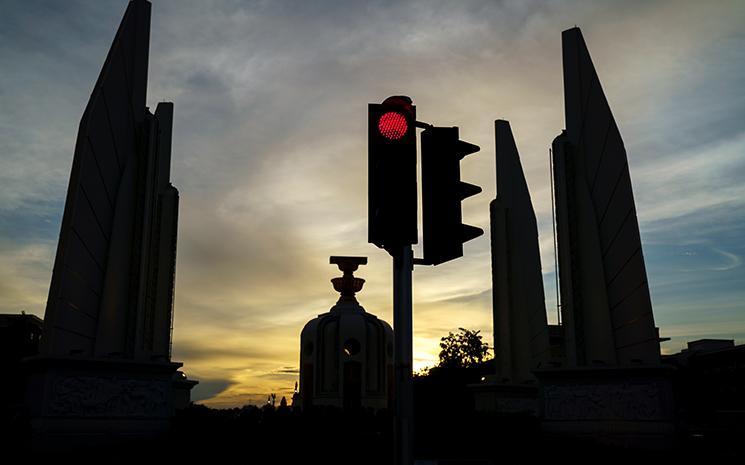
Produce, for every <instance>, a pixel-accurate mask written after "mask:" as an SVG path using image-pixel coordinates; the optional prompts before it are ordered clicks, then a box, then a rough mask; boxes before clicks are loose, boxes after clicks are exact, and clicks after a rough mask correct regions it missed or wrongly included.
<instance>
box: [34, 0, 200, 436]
mask: <svg viewBox="0 0 745 465" xmlns="http://www.w3.org/2000/svg"><path fill="white" fill-rule="evenodd" d="M149 35H150V3H149V2H147V1H145V0H132V1H131V2H130V3H129V5H128V7H127V10H126V12H125V14H124V18H123V19H122V22H121V24H120V26H119V29H118V31H117V33H116V37H115V38H114V41H113V43H112V45H111V48H110V50H109V53H108V55H107V57H106V61H105V62H104V65H103V68H102V70H101V73H100V75H99V77H98V80H97V81H96V84H95V87H94V89H93V92H92V93H91V96H90V100H89V101H88V104H87V106H86V108H85V111H84V112H83V116H82V118H81V121H80V126H79V130H78V137H77V141H76V145H75V153H74V158H73V163H72V172H71V174H70V181H69V185H68V190H67V198H66V201H65V209H64V214H63V217H62V226H61V230H60V237H59V242H58V245H57V254H56V256H55V261H54V268H53V273H52V280H51V285H50V288H49V297H48V300H47V307H46V312H45V315H44V328H43V334H42V338H41V352H40V355H39V356H38V357H34V358H31V359H28V360H27V361H26V362H25V370H26V372H27V374H28V375H27V376H28V378H27V379H28V381H27V405H28V409H29V414H30V418H31V423H32V429H33V431H34V441H35V444H38V445H39V447H42V448H49V449H56V448H59V447H69V446H73V445H75V444H77V443H80V444H81V445H85V443H88V442H92V443H96V444H100V443H101V441H105V440H111V439H113V440H116V438H118V437H127V438H130V439H131V438H133V437H138V436H143V437H150V436H152V435H154V434H157V433H160V432H164V431H166V430H167V428H168V426H169V421H170V418H171V416H172V415H173V410H174V399H182V400H183V398H184V396H185V394H186V395H187V397H188V391H189V390H190V389H191V387H193V385H194V384H196V382H195V381H189V380H187V379H185V376H184V375H183V373H181V372H178V371H177V370H178V368H179V367H180V366H181V363H177V362H172V361H171V332H172V321H173V296H174V277H175V260H176V232H177V221H178V190H177V189H176V188H175V187H174V186H173V185H171V184H170V182H169V175H170V158H171V127H172V121H173V104H172V103H159V104H158V106H157V108H156V110H155V113H154V114H153V113H151V112H150V111H149V109H148V107H146V106H145V98H146V90H147V68H148V49H149Z"/></svg>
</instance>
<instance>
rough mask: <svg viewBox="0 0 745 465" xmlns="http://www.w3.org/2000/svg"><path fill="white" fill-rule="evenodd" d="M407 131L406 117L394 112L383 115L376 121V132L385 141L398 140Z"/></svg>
mask: <svg viewBox="0 0 745 465" xmlns="http://www.w3.org/2000/svg"><path fill="white" fill-rule="evenodd" d="M408 129H409V124H408V123H407V122H406V117H405V116H404V115H402V114H401V113H398V112H395V111H389V112H387V113H384V114H383V116H381V117H380V120H378V131H380V135H382V136H383V137H385V138H386V139H390V140H398V139H400V138H402V137H403V136H404V135H405V134H406V131H407V130H408Z"/></svg>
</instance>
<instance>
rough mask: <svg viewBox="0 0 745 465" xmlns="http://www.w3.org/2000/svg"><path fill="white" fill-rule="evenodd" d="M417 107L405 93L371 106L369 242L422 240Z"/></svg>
mask: <svg viewBox="0 0 745 465" xmlns="http://www.w3.org/2000/svg"><path fill="white" fill-rule="evenodd" d="M415 123H416V108H415V107H414V105H412V103H411V99H410V98H409V97H405V96H395V97H388V98H387V99H385V100H384V101H383V103H382V104H374V103H371V104H370V105H369V107H368V146H367V151H368V221H369V223H368V242H371V243H373V244H375V245H377V246H378V247H382V248H385V249H386V250H388V251H389V252H391V250H392V248H394V247H397V246H403V245H408V244H416V243H417V227H416V222H417V216H416V209H417V186H416V128H415Z"/></svg>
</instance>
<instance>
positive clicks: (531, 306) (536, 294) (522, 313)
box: [490, 120, 549, 383]
mask: <svg viewBox="0 0 745 465" xmlns="http://www.w3.org/2000/svg"><path fill="white" fill-rule="evenodd" d="M495 134H496V146H497V198H496V199H495V200H493V201H492V202H491V205H490V210H491V235H492V236H491V240H492V294H493V299H494V357H495V359H496V363H497V381H509V382H512V383H525V382H529V381H534V379H535V378H534V377H533V374H532V373H531V371H532V370H534V369H536V368H539V367H540V366H541V365H542V364H543V362H545V361H547V359H548V350H549V346H548V325H547V321H546V306H545V302H544V294H543V277H542V273H541V256H540V250H539V246H538V225H537V223H536V219H535V211H534V210H533V203H532V202H531V200H530V192H529V191H528V185H527V183H526V182H525V175H524V174H523V169H522V165H521V164H520V156H519V155H518V153H517V147H516V145H515V139H514V138H513V136H512V130H511V129H510V123H508V122H507V121H503V120H497V121H496V122H495Z"/></svg>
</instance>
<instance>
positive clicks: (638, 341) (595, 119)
mask: <svg viewBox="0 0 745 465" xmlns="http://www.w3.org/2000/svg"><path fill="white" fill-rule="evenodd" d="M562 44H563V62H564V96H565V112H566V115H565V116H566V132H565V133H564V134H562V135H561V136H559V137H558V138H557V139H556V140H555V141H554V178H555V190H556V213H557V232H558V239H559V240H558V242H559V265H560V278H561V298H562V315H563V320H564V324H565V326H566V338H567V341H566V343H567V356H568V357H569V358H570V361H571V362H572V363H575V364H578V365H584V364H590V363H592V362H594V361H595V362H602V363H607V364H621V365H626V364H631V363H639V362H643V363H658V362H659V354H660V348H659V340H658V336H657V330H656V328H655V324H654V317H653V315H652V304H651V300H650V296H649V286H648V282H647V273H646V269H645V267H644V257H643V255H642V246H641V239H640V236H639V225H638V223H637V216H636V207H635V204H634V195H633V192H632V189H631V179H630V177H629V167H628V160H627V158H626V150H625V148H624V144H623V140H622V139H621V135H620V133H619V131H618V127H617V126H616V122H615V120H614V119H613V114H612V113H611V110H610V107H609V106H608V102H607V100H606V98H605V95H604V94H603V89H602V87H601V85H600V80H599V78H598V76H597V73H596V72H595V68H594V66H593V64H592V60H591V58H590V54H589V52H588V51H587V46H586V45H585V41H584V39H583V37H582V33H581V32H580V30H579V28H573V29H569V30H567V31H564V33H563V35H562Z"/></svg>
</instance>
